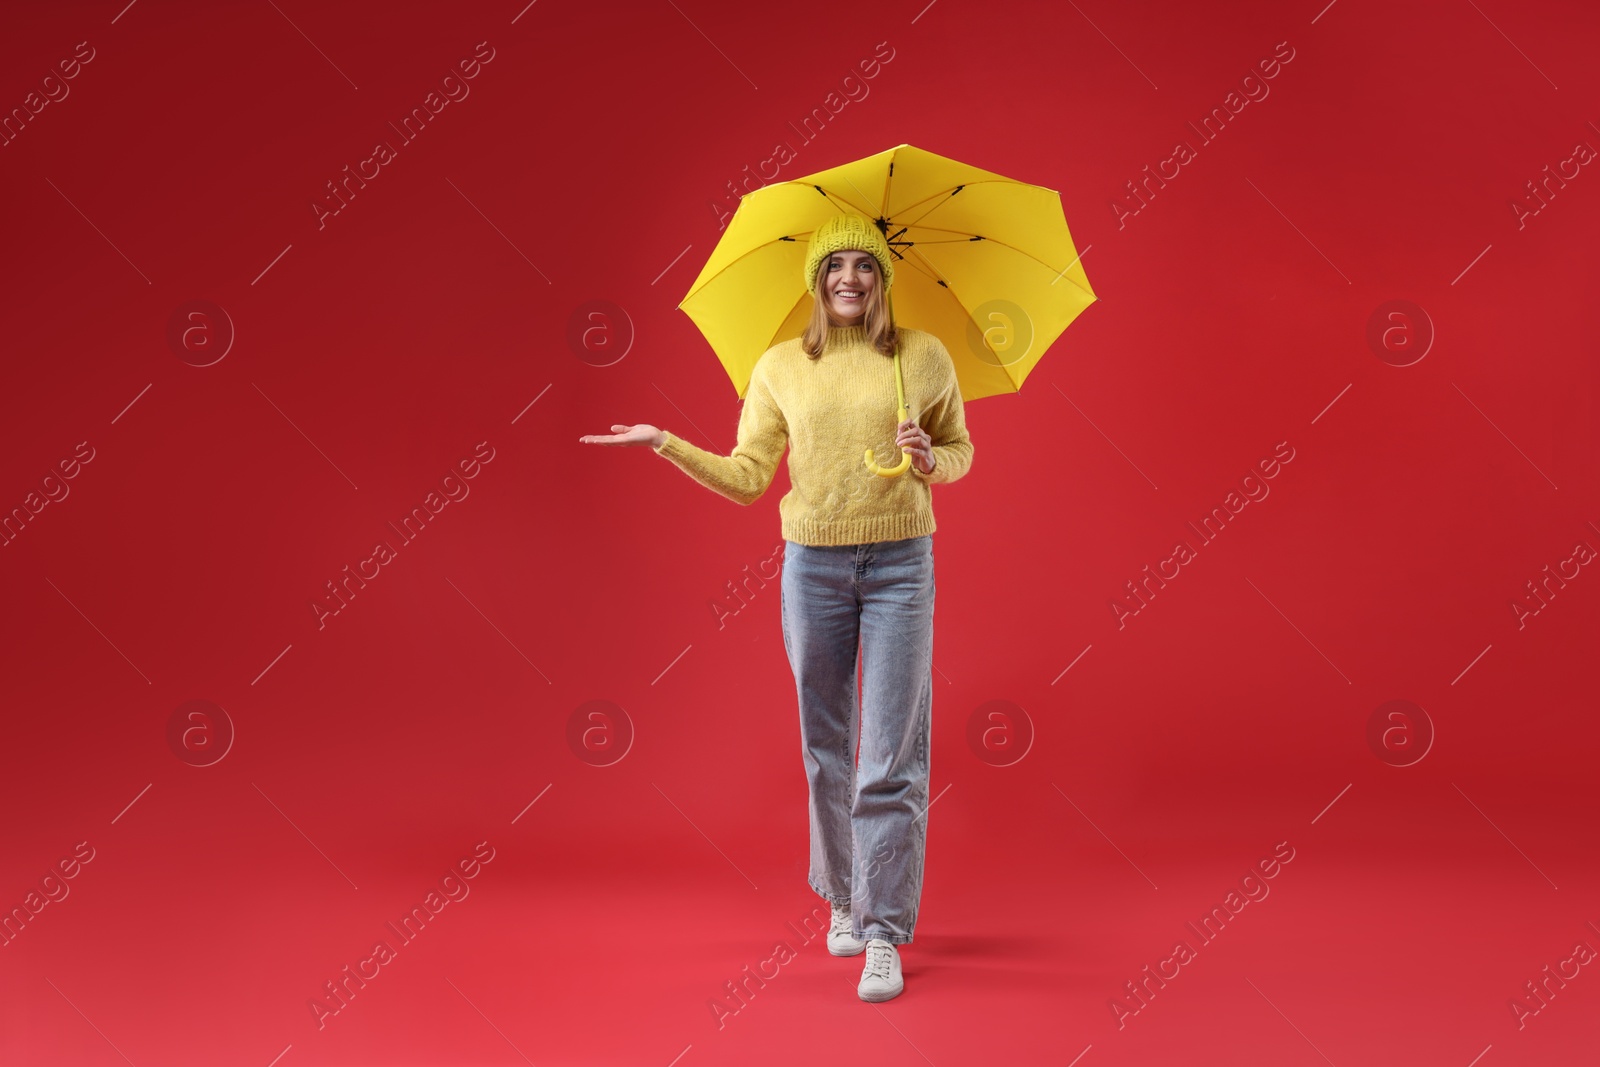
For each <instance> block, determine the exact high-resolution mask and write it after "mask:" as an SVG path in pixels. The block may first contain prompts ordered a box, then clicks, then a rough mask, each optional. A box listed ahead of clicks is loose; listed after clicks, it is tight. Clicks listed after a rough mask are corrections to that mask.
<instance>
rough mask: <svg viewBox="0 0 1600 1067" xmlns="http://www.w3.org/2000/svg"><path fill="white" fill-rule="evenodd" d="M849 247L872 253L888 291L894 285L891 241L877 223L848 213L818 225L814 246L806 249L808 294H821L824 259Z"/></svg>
mask: <svg viewBox="0 0 1600 1067" xmlns="http://www.w3.org/2000/svg"><path fill="white" fill-rule="evenodd" d="M847 248H859V249H860V250H861V251H863V252H869V253H871V255H872V258H873V259H876V260H877V261H878V269H879V270H880V271H882V272H883V288H884V290H885V291H887V290H888V288H889V286H890V285H892V284H894V262H893V257H891V256H890V255H889V242H888V241H886V240H884V239H883V233H882V232H881V231H880V230H879V229H878V227H877V224H876V223H874V222H872V221H870V220H869V219H867V218H865V217H863V216H861V215H855V214H851V213H849V212H845V213H841V214H838V215H835V216H833V217H832V218H831V219H829V220H828V221H827V222H824V223H823V224H822V225H821V226H818V227H817V229H816V232H814V233H813V234H812V235H811V245H810V247H809V248H807V249H806V266H805V272H806V292H808V293H810V294H811V295H812V296H816V295H817V267H818V266H820V265H821V264H822V260H823V258H824V257H826V256H831V255H833V254H834V253H835V252H839V251H842V250H844V249H847Z"/></svg>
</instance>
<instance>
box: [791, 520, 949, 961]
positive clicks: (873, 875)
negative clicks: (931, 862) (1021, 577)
mask: <svg viewBox="0 0 1600 1067" xmlns="http://www.w3.org/2000/svg"><path fill="white" fill-rule="evenodd" d="M781 588H782V594H781V596H782V602H783V608H782V614H783V646H784V649H785V650H786V651H787V652H788V654H789V665H790V666H791V667H792V668H793V669H794V679H795V690H796V692H797V694H798V696H799V701H800V747H801V754H802V755H803V756H804V757H805V768H806V781H807V784H808V785H809V786H810V790H811V799H810V804H809V807H810V812H811V870H810V876H809V878H808V881H809V883H810V885H811V888H812V889H814V890H815V891H816V892H817V893H818V894H819V895H821V896H822V897H823V898H824V899H826V900H828V901H830V902H831V903H835V904H845V903H848V904H850V908H851V913H852V916H853V918H852V927H853V928H852V930H851V934H852V936H854V937H855V938H856V939H857V940H861V941H865V940H867V939H868V938H878V939H879V940H882V941H888V942H891V943H894V944H905V943H906V942H909V941H910V940H911V939H912V933H913V931H914V930H915V928H916V924H917V909H918V907H919V906H920V904H921V900H922V867H923V854H924V851H925V845H926V841H927V829H928V816H927V807H928V742H929V733H930V725H931V718H932V705H933V676H932V673H931V670H932V667H933V592H934V585H933V535H932V534H924V535H922V536H921V537H912V538H907V539H905V540H900V541H874V542H871V543H869V544H861V545H830V546H815V545H801V544H797V543H795V542H793V541H787V542H785V549H784V556H783V580H782V585H781ZM858 643H859V648H860V652H861V657H860V667H861V699H860V702H859V707H860V709H861V711H862V714H861V715H860V716H859V719H858V715H857V709H858V701H857V691H856V670H857V648H858ZM858 725H859V729H860V735H861V739H860V765H859V767H858V766H857V744H856V734H857V729H858Z"/></svg>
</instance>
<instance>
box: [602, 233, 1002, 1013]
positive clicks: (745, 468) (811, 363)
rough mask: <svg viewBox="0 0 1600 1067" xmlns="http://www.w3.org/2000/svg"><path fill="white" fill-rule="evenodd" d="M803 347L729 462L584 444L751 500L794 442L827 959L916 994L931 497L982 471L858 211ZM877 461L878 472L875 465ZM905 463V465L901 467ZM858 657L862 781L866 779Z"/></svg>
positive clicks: (798, 674)
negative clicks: (908, 982) (892, 472)
mask: <svg viewBox="0 0 1600 1067" xmlns="http://www.w3.org/2000/svg"><path fill="white" fill-rule="evenodd" d="M804 271H805V280H806V288H807V289H808V290H809V291H810V292H811V294H812V296H813V297H815V298H816V299H815V302H814V303H813V305H812V312H811V320H810V322H809V323H808V325H807V326H806V330H805V333H804V334H803V335H802V336H800V337H797V338H793V339H791V340H788V341H784V342H781V343H779V344H776V345H774V346H773V347H771V348H770V349H768V350H767V351H766V352H765V353H763V354H762V356H761V359H760V360H758V361H757V363H756V366H755V368H754V370H753V371H752V373H751V376H750V386H749V388H748V389H747V390H746V392H745V400H744V408H743V410H742V411H741V413H740V416H739V440H738V444H737V445H736V446H735V447H734V450H733V454H732V455H731V456H722V455H717V454H715V453H712V452H707V451H704V450H703V449H700V448H697V447H695V446H694V445H691V444H689V443H688V442H687V441H684V440H683V439H682V438H680V437H677V436H675V435H674V434H672V433H669V432H667V431H665V430H660V429H657V428H656V427H654V426H650V425H646V424H640V425H636V426H624V425H616V426H613V427H611V429H612V430H613V431H614V432H613V433H612V434H610V435H590V436H586V437H581V438H579V440H580V441H583V442H585V443H591V444H610V445H642V444H648V445H650V446H651V447H652V448H653V449H654V450H655V451H656V453H657V454H658V455H661V456H665V457H666V458H667V459H669V460H671V461H672V462H673V463H674V464H676V465H677V466H678V467H679V468H680V469H681V470H683V471H684V472H685V473H686V474H688V475H689V476H690V477H692V478H694V479H695V480H696V481H698V482H699V483H700V484H702V485H704V486H706V487H707V488H709V489H712V490H714V491H716V492H718V493H720V494H722V495H723V496H726V497H728V498H730V499H732V500H735V501H737V502H739V503H741V504H751V503H754V502H755V501H756V500H757V499H758V498H759V497H760V496H761V495H762V494H763V493H765V492H766V490H767V486H768V485H769V484H770V483H771V482H772V477H773V475H774V474H775V473H776V471H777V467H778V460H779V458H780V457H781V456H782V454H783V450H784V446H785V444H786V443H787V444H788V445H789V446H790V450H789V480H790V485H791V488H790V490H789V492H787V493H785V494H784V496H783V498H782V500H780V501H779V502H778V511H779V514H780V516H781V517H782V520H783V536H784V539H785V542H786V544H785V549H784V566H783V579H782V584H781V589H782V593H781V598H782V617H783V641H784V648H785V650H786V651H787V653H788V656H789V664H790V666H791V667H792V668H793V670H794V676H795V686H796V691H797V693H798V696H799V704H800V740H801V750H802V755H803V756H804V760H805V769H806V780H807V782H808V784H809V786H810V804H809V807H810V822H811V868H810V876H809V879H808V881H809V883H810V885H811V888H812V889H813V890H815V891H816V892H817V893H818V894H819V895H820V896H822V897H823V898H824V899H826V900H827V901H828V902H829V903H830V904H831V905H832V912H833V922H832V925H831V927H830V929H829V932H828V951H829V952H830V953H832V954H833V955H835V956H855V955H859V954H860V953H862V952H863V951H864V952H866V954H867V960H866V966H865V967H864V968H863V971H862V975H861V982H860V984H859V986H858V987H857V994H858V995H859V996H860V998H861V999H862V1000H866V1001H883V1000H888V999H890V998H891V997H895V996H898V995H899V993H900V992H901V990H903V989H904V988H905V981H904V977H903V975H902V972H901V967H900V956H899V951H898V949H897V948H896V946H897V945H901V944H906V943H908V942H910V941H911V940H912V933H913V931H914V928H915V926H916V921H917V910H918V907H919V905H920V902H921V896H922V872H923V855H924V845H925V841H926V834H927V816H926V814H925V813H926V809H927V807H928V761H929V750H928V749H929V745H928V743H929V733H930V719H931V710H932V700H933V686H932V675H931V673H930V671H931V668H932V652H933V598H934V582H933V531H934V530H935V529H936V527H935V524H934V521H933V507H932V493H931V490H930V488H929V486H930V485H931V484H933V483H937V482H953V481H955V480H956V479H957V478H960V477H961V476H962V475H964V474H965V473H966V472H967V470H968V468H969V467H970V466H971V464H972V442H971V440H970V438H969V437H968V436H967V429H966V419H965V415H964V413H963V409H962V405H961V390H960V388H959V386H958V385H957V383H956V374H955V366H954V364H953V363H952V362H951V361H950V354H949V352H948V351H946V349H945V347H944V345H943V344H941V343H940V341H939V339H938V338H937V337H934V336H933V335H932V334H930V333H926V332H924V331H921V330H912V329H903V328H897V327H896V326H895V325H894V323H893V322H891V321H890V319H889V311H888V303H887V300H886V299H885V297H886V292H887V290H888V288H889V287H890V285H892V284H893V281H894V264H893V262H892V259H891V256H890V253H889V246H888V243H887V242H886V241H885V240H884V237H883V234H882V233H881V232H880V231H879V229H878V228H877V226H876V225H875V224H873V223H872V222H870V221H868V220H867V219H865V218H863V217H861V216H859V215H854V214H841V215H838V216H835V217H833V218H830V219H829V220H828V221H827V222H825V223H823V224H822V225H821V226H820V227H818V228H817V231H816V232H815V233H814V234H812V237H811V242H810V245H809V247H808V249H807V253H806V260H805V267H804ZM897 340H898V343H899V346H900V366H901V374H902V378H903V380H904V385H905V398H906V407H907V409H908V411H909V412H910V413H911V414H912V415H913V417H912V418H908V419H906V420H905V421H904V422H902V423H900V425H899V428H898V432H897V434H896V436H895V441H894V443H895V445H896V446H897V447H898V449H899V450H900V451H904V452H909V453H910V455H911V469H910V471H908V472H906V473H905V474H902V475H899V476H897V477H882V476H879V475H877V474H874V473H873V472H872V471H870V470H868V469H867V467H866V465H865V463H864V462H863V457H864V454H865V449H864V447H863V446H864V443H865V444H872V443H874V442H879V441H881V440H882V434H883V430H884V423H885V421H886V416H887V421H891V422H892V421H893V417H892V415H889V413H891V412H894V411H896V410H898V408H899V401H898V399H897V395H896V392H895V376H894V366H893V362H892V360H891V358H890V357H892V356H893V354H894V350H895V343H896V341H897ZM878 458H879V459H880V460H881V459H883V458H884V457H882V456H879V457H878ZM899 461H900V454H899V452H896V453H893V459H892V461H891V462H892V463H898V462H899ZM858 642H859V646H860V651H861V656H860V661H859V662H860V669H861V677H862V681H861V688H862V696H861V702H860V708H861V713H862V715H861V718H862V719H863V723H862V724H861V727H860V734H861V741H860V767H859V770H858V769H857V766H856V749H857V745H856V734H857V730H858V724H857V691H856V686H857V678H856V673H857V666H858V658H857V648H858Z"/></svg>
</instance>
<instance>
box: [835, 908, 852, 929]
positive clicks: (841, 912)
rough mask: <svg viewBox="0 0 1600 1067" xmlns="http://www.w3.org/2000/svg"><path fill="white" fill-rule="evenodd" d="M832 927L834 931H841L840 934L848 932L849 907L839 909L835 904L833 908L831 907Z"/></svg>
mask: <svg viewBox="0 0 1600 1067" xmlns="http://www.w3.org/2000/svg"><path fill="white" fill-rule="evenodd" d="M833 929H834V931H835V932H836V933H842V934H849V933H850V909H849V908H843V909H841V908H839V907H838V906H837V905H835V906H834V908H833Z"/></svg>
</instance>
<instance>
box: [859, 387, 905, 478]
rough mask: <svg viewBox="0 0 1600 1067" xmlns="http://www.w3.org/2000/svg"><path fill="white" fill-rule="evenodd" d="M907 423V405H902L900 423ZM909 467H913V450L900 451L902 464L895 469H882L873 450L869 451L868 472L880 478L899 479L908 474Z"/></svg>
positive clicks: (903, 449)
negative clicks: (874, 456) (873, 454)
mask: <svg viewBox="0 0 1600 1067" xmlns="http://www.w3.org/2000/svg"><path fill="white" fill-rule="evenodd" d="M905 421H906V408H905V405H904V404H902V405H900V419H899V422H905ZM898 424H899V423H896V425H898ZM909 466H911V450H910V449H905V448H902V449H901V450H900V462H899V463H898V464H896V465H895V466H893V467H880V466H879V465H878V461H877V460H876V459H874V458H873V456H872V449H870V448H869V449H867V470H869V471H871V472H872V473H873V474H876V475H878V476H879V477H882V478H894V477H898V476H899V475H902V474H904V473H905V472H906V468H907V467H909Z"/></svg>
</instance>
